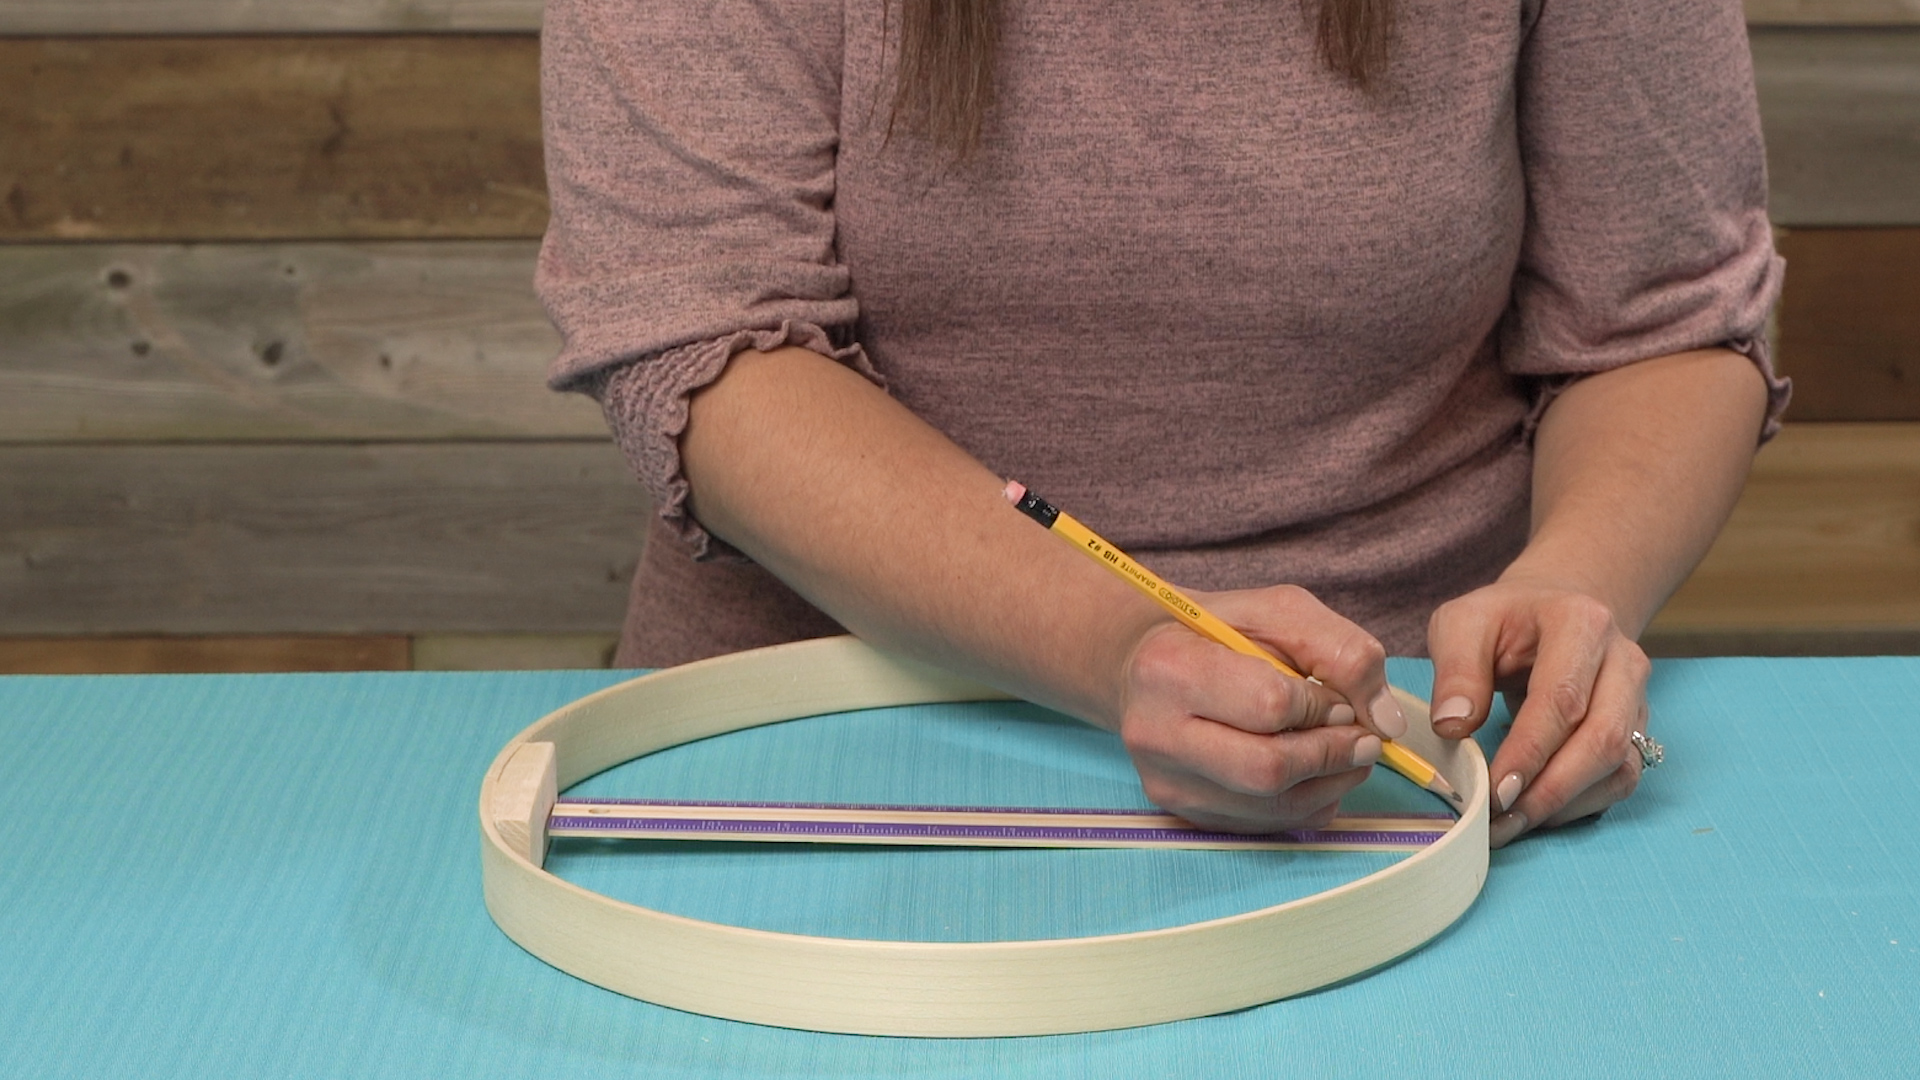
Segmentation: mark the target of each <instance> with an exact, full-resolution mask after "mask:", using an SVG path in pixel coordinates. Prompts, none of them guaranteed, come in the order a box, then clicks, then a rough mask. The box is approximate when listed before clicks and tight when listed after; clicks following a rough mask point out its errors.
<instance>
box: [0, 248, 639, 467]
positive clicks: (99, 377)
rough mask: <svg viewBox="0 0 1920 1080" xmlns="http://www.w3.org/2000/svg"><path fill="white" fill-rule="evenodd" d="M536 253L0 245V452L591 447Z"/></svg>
mask: <svg viewBox="0 0 1920 1080" xmlns="http://www.w3.org/2000/svg"><path fill="white" fill-rule="evenodd" d="M535 248H536V245H535V244H534V243H533V242H531V241H471V242H467V241H463V242H457V243H445V242H442V243H426V244H408V243H386V244H362V245H347V244H286V245H271V244H238V245H224V244H222V245H192V246H174V245H95V244H51V245H17V246H0V441H4V442H44V441H62V440H67V441H73V440H78V441H107V440H128V441H135V440H149V441H158V440H186V439H200V440H213V439H229V440H231V439H435V438H460V437H480V438H487V437H504V438H527V437H545V438H558V437H595V436H603V435H604V434H605V427H604V425H603V423H602V421H601V419H600V414H599V410H598V408H597V407H595V406H594V404H593V403H592V402H591V401H589V400H587V399H586V398H583V397H580V396H578V395H572V394H555V393H553V392H551V391H549V390H547V389H546V387H545V385H544V379H545V373H546V365H547V361H548V360H549V359H550V358H551V357H552V356H553V354H554V352H555V351H556V350H557V349H558V347H559V338H558V335H557V334H555V333H554V331H553V329H552V327H551V326H550V325H549V324H548V323H547V319H546V316H545V314H544V313H543V312H542V311H541V309H540V305H539V302H538V301H537V300H535V299H534V296H533V285H532V278H533V260H534V253H535Z"/></svg>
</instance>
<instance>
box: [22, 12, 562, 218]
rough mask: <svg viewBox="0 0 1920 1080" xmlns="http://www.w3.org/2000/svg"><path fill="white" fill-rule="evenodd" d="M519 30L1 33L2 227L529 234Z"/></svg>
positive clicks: (526, 92)
mask: <svg viewBox="0 0 1920 1080" xmlns="http://www.w3.org/2000/svg"><path fill="white" fill-rule="evenodd" d="M538 55H539V43H538V41H537V39H535V38H533V37H529V36H506V37H501V36H471V35H446V36H402V37H293V38H53V39H36V38H13V39H0V147H3V148H4V152H0V240H12V241H21V240H43V239H67V240H252V239H303V238H304V239H312V238H320V239H335V238H338V239H380V238H395V239H430V238H437V237H463V238H469V239H473V238H489V237H534V236H538V235H539V234H540V232H541V231H542V229H544V228H545V226H546V219H547V200H546V180H545V173H544V164H543V162H542V159H541V148H540V94H539V60H538Z"/></svg>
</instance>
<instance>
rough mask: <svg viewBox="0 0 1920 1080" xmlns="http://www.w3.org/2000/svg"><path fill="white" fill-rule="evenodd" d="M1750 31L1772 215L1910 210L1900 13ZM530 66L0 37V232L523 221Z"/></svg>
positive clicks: (467, 47)
mask: <svg viewBox="0 0 1920 1080" xmlns="http://www.w3.org/2000/svg"><path fill="white" fill-rule="evenodd" d="M1753 46H1754V58H1755V64H1756V70H1757V82H1758V88H1759V94H1760V101H1761V110H1762V117H1763V121H1764V123H1765V125H1766V129H1767V138H1768V142H1769V161H1770V163H1771V170H1772V178H1773V208H1774V216H1775V219H1776V221H1778V222H1779V223H1781V224H1784V225H1900V224H1920V182H1916V177H1920V27H1912V28H1905V29H1873V30H1834V29H1803V28H1795V29H1788V28H1777V29H1758V30H1755V31H1754V37H1753ZM538 82H539V80H538V43H537V40H536V39H535V38H534V37H532V36H527V35H505V36H485V35H480V36H475V35H457V34H454V35H402V36H299V37H246V38H222V37H199V38H174V37H166V38H138V37H133V38H78V37H67V38H32V37H16V38H11V39H3V38H0V147H3V148H4V151H5V152H4V153H0V241H8V242H27V241H43V240H59V239H87V240H154V241H190V240H275V239H281V240H284V239H340V240H361V239H382V238H388V239H422V238H468V239H475V238H511V237H523V238H525V237H535V236H538V235H539V233H540V231H541V230H542V228H543V227H544V225H545V222H546V215H547V204H546V196H545V186H544V185H545V181H544V176H543V173H542V162H541V156H540V127H539V86H538ZM242 132H243V133H245V134H244V137H240V136H238V135H236V133H242Z"/></svg>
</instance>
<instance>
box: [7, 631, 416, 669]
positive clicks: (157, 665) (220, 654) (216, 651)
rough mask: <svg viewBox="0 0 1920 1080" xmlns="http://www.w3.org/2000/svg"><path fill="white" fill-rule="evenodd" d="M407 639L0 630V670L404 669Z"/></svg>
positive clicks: (409, 664) (408, 664) (408, 650)
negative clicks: (42, 634)
mask: <svg viewBox="0 0 1920 1080" xmlns="http://www.w3.org/2000/svg"><path fill="white" fill-rule="evenodd" d="M411 651H412V650H411V643H410V642H409V641H408V640H407V638H405V637H403V636H400V635H397V634H388V635H380V636H362V637H320V636H305V637H267V636H259V637H88V638H78V637H64V638H14V637H0V675H131V674H143V673H151V674H172V673H187V672H240V671H406V670H409V669H410V668H411V667H412V657H411Z"/></svg>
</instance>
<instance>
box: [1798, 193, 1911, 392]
mask: <svg viewBox="0 0 1920 1080" xmlns="http://www.w3.org/2000/svg"><path fill="white" fill-rule="evenodd" d="M1780 250H1781V252H1782V253H1783V254H1784V255H1785V256H1786V258H1787V287H1786V292H1785V295H1784V296H1783V297H1782V300H1781V304H1780V320H1779V326H1780V336H1779V361H1780V368H1781V370H1782V371H1783V372H1785V373H1786V374H1788V375H1791V376H1793V380H1794V390H1793V404H1792V405H1791V406H1789V408H1788V410H1787V417H1788V419H1790V420H1920V229H1794V230H1790V231H1788V232H1787V234H1786V235H1785V236H1784V237H1783V238H1782V240H1781V244H1780Z"/></svg>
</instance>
